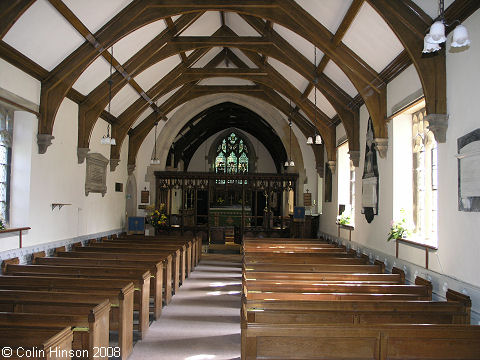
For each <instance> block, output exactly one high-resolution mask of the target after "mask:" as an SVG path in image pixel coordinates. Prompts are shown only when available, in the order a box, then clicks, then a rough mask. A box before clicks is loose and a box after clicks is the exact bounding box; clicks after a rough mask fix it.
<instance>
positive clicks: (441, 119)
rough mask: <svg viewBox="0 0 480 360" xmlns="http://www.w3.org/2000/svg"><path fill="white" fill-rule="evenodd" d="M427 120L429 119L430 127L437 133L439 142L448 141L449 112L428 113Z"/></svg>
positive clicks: (436, 136)
mask: <svg viewBox="0 0 480 360" xmlns="http://www.w3.org/2000/svg"><path fill="white" fill-rule="evenodd" d="M425 120H427V121H428V129H429V130H430V131H431V132H433V135H435V140H437V142H438V143H445V142H446V141H447V129H448V114H428V115H427V117H426V118H425Z"/></svg>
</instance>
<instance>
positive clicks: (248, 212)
mask: <svg viewBox="0 0 480 360" xmlns="http://www.w3.org/2000/svg"><path fill="white" fill-rule="evenodd" d="M155 177H156V194H157V196H156V204H155V205H156V207H157V208H159V207H160V206H162V205H161V204H165V205H166V210H167V214H168V215H170V218H171V219H172V220H171V221H170V224H171V225H176V226H178V227H180V228H181V229H182V230H183V229H184V228H185V229H186V228H189V229H190V228H192V227H193V228H197V227H203V228H205V227H207V228H208V227H209V224H212V223H213V222H212V219H211V216H210V212H211V211H210V210H211V209H212V208H218V207H225V208H228V207H230V208H235V209H236V210H237V214H240V215H236V216H238V217H241V219H237V220H238V221H235V224H236V226H238V227H239V229H238V230H239V233H240V234H243V232H244V231H245V228H252V229H254V228H257V229H260V228H261V229H262V230H266V231H268V230H272V229H280V230H283V229H285V228H286V224H287V222H288V220H287V218H288V215H289V213H288V205H287V206H285V205H286V201H284V200H286V199H287V198H288V193H290V192H293V194H294V196H293V198H294V199H295V198H296V196H295V193H296V182H297V179H298V174H259V173H253V174H252V173H241V174H228V173H213V172H211V173H202V172H184V173H182V172H168V171H167V172H161V171H157V172H155ZM232 193H234V194H235V197H234V198H232V199H228V198H227V197H226V196H225V194H232ZM177 196H180V197H181V201H180V207H179V208H178V209H174V208H173V205H174V204H175V198H176V197H177ZM222 197H223V199H222V200H223V202H222V203H218V201H217V200H218V199H219V198H222ZM177 201H178V200H177ZM200 202H203V203H202V204H201V203H200Z"/></svg>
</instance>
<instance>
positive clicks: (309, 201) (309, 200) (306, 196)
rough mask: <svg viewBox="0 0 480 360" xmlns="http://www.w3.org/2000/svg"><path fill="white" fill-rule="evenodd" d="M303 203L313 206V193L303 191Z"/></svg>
mask: <svg viewBox="0 0 480 360" xmlns="http://www.w3.org/2000/svg"><path fill="white" fill-rule="evenodd" d="M303 205H304V206H312V193H303Z"/></svg>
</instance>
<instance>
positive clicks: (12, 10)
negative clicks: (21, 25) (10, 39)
mask: <svg viewBox="0 0 480 360" xmlns="http://www.w3.org/2000/svg"><path fill="white" fill-rule="evenodd" d="M34 2H35V0H7V1H0V14H2V16H0V39H3V37H4V36H5V34H6V33H7V32H8V30H10V28H11V27H12V25H13V24H14V23H15V21H17V20H18V19H19V18H20V16H22V14H23V13H24V12H25V11H27V9H28V8H29V7H30V6H31V5H32V4H33V3H34Z"/></svg>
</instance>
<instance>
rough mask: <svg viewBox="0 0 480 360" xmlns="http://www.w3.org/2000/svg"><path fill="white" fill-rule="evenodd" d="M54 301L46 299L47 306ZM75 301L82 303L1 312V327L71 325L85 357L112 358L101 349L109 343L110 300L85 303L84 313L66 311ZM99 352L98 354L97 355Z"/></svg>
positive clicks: (75, 340)
mask: <svg viewBox="0 0 480 360" xmlns="http://www.w3.org/2000/svg"><path fill="white" fill-rule="evenodd" d="M17 304H18V303H17ZM47 304H48V305H47ZM51 304H52V303H45V305H47V306H51ZM37 305H38V303H37ZM75 305H78V303H64V307H60V306H59V307H58V310H59V313H54V314H46V313H19V312H0V327H15V328H59V327H62V328H63V327H66V326H69V327H72V328H73V330H74V332H73V345H72V348H73V349H74V350H86V354H87V355H88V356H87V357H84V358H88V359H91V360H93V359H98V358H99V359H103V360H108V356H106V355H105V354H102V353H99V352H98V351H97V349H100V348H104V349H106V348H108V346H109V312H110V302H109V301H108V300H104V301H103V302H102V303H100V304H95V303H84V304H82V305H83V306H84V307H85V308H86V309H88V310H86V311H85V313H84V314H71V313H68V314H64V313H67V312H69V310H70V309H71V308H72V307H74V306H75ZM83 306H82V307H83ZM75 310H76V311H78V310H79V307H78V306H77V308H76V309H75ZM62 311H63V312H64V313H62ZM119 349H120V348H119ZM95 354H96V355H97V356H94V355H95Z"/></svg>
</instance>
